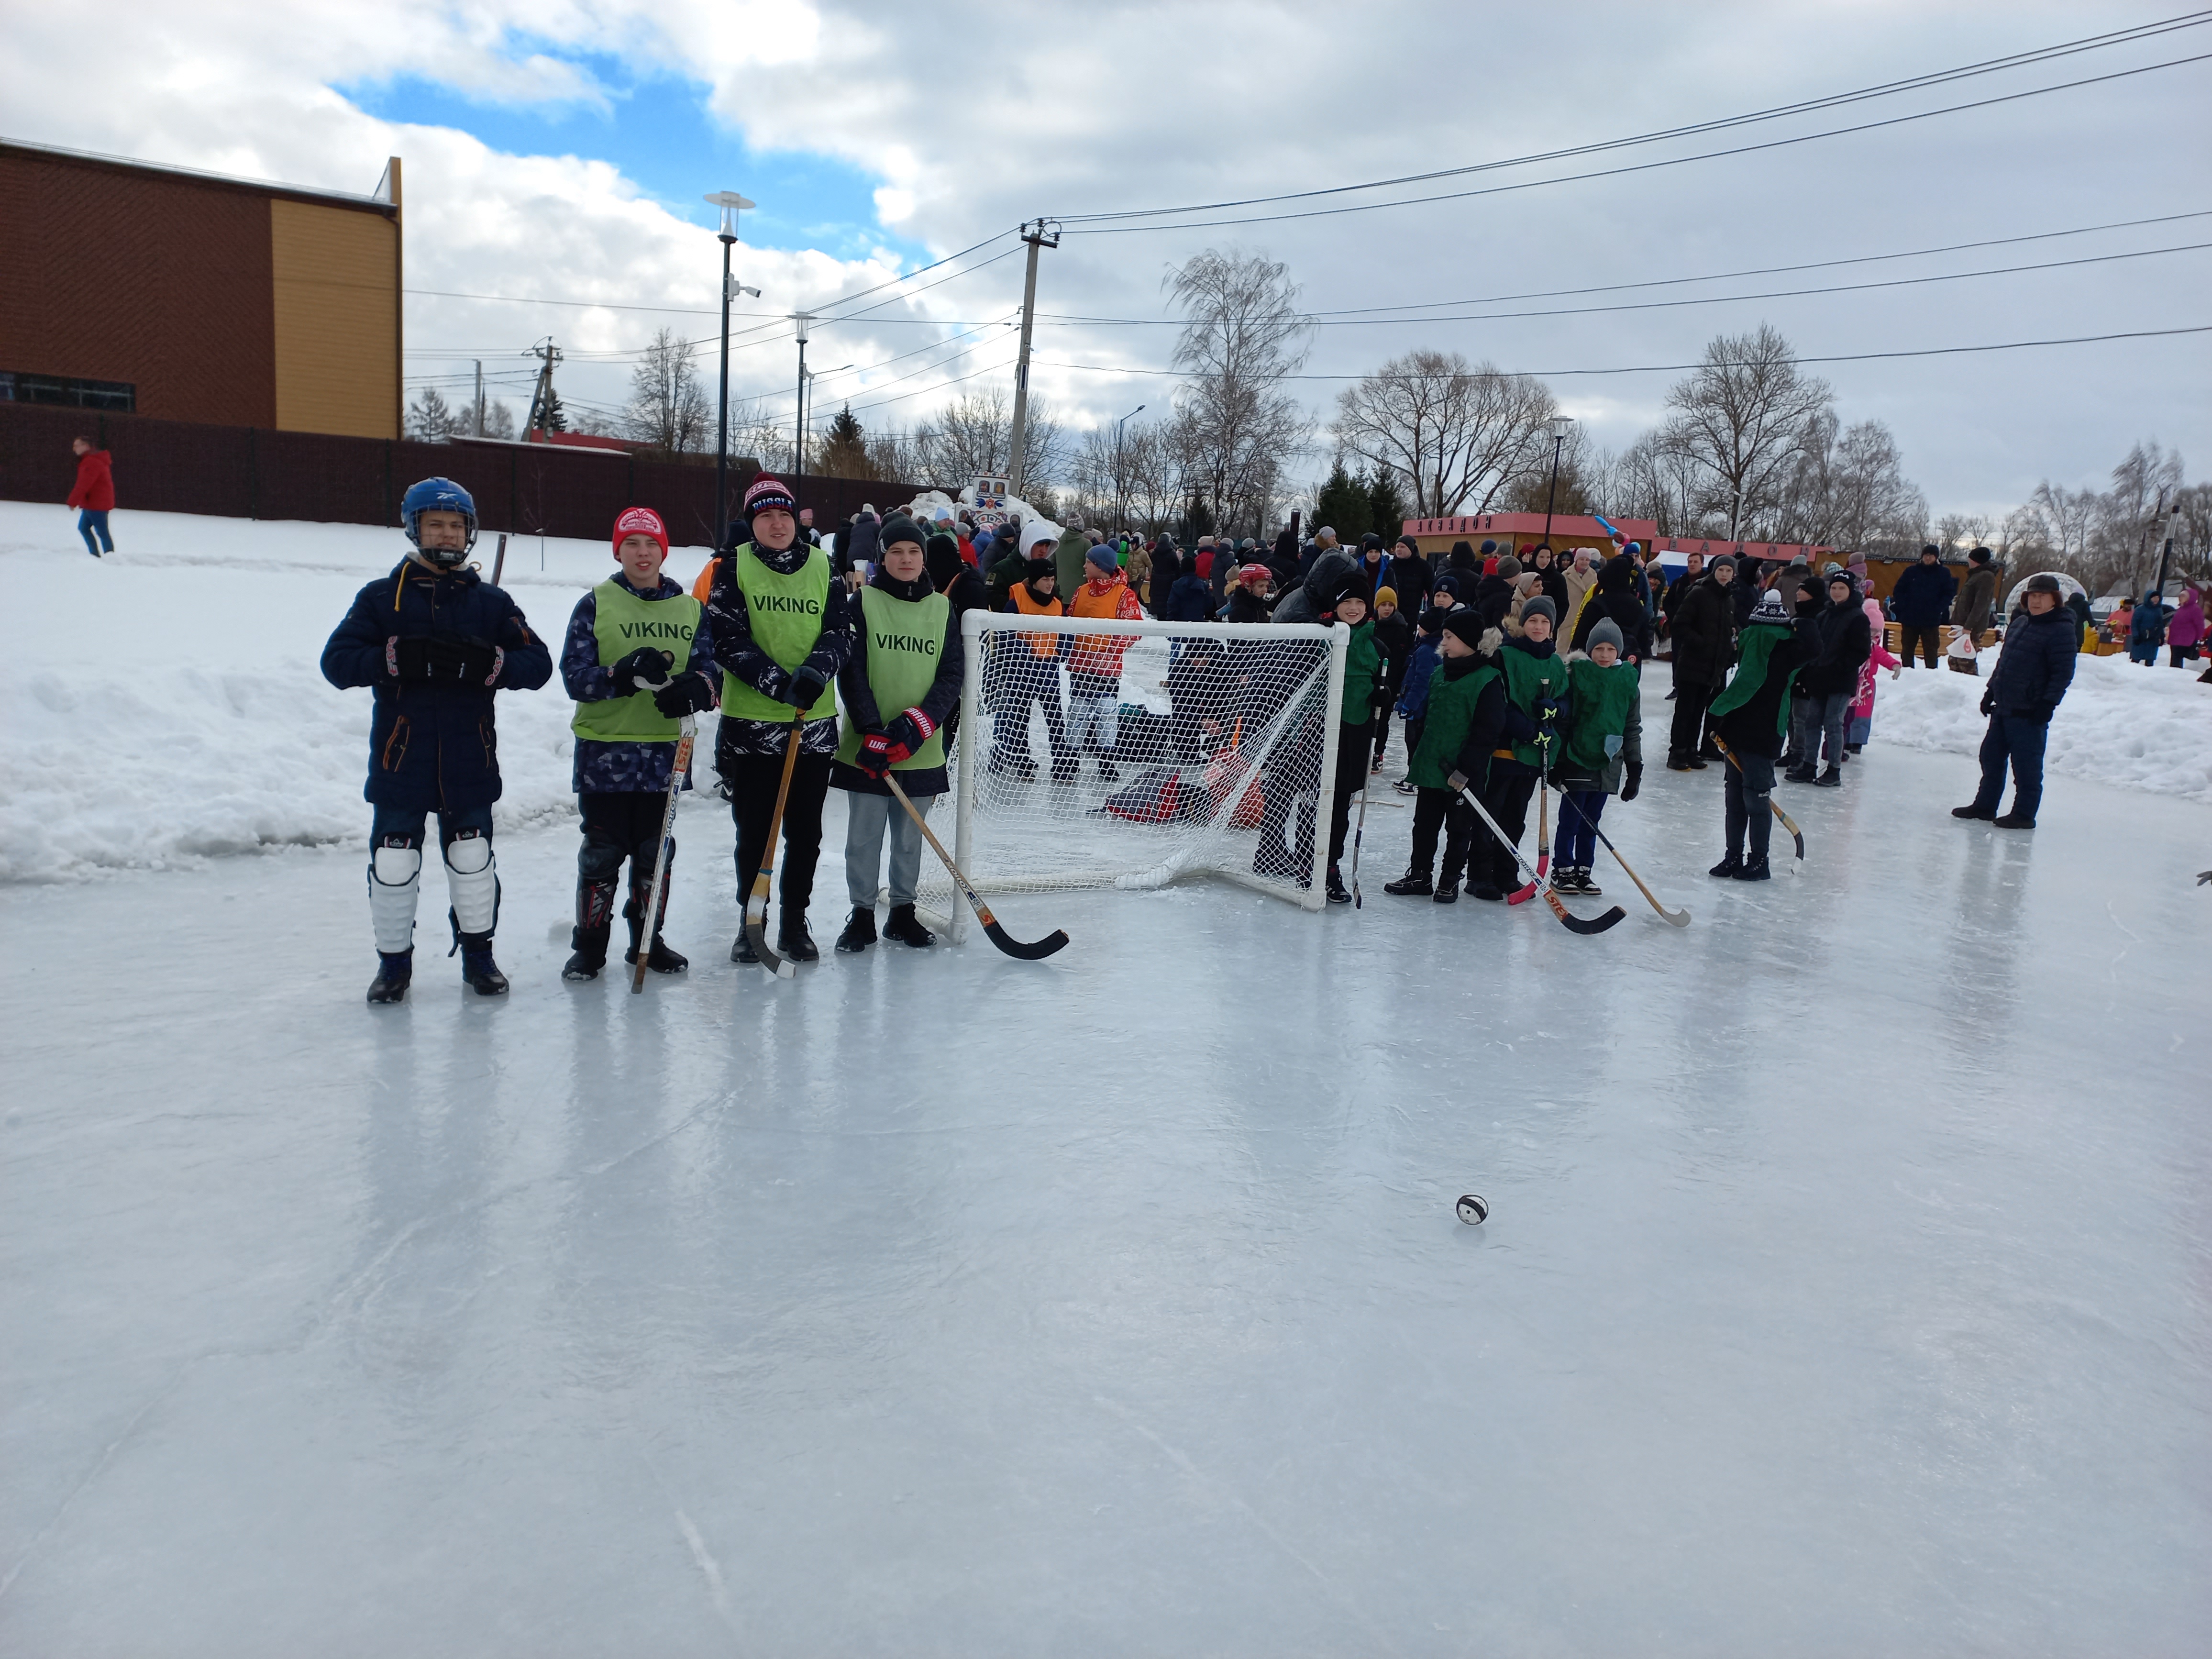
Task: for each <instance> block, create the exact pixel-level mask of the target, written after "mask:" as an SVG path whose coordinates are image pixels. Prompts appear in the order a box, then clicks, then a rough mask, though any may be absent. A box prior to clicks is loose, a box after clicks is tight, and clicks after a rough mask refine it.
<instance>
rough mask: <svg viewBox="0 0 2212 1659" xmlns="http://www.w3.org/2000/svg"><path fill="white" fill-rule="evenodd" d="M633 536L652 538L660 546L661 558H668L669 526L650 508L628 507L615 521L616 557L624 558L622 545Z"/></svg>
mask: <svg viewBox="0 0 2212 1659" xmlns="http://www.w3.org/2000/svg"><path fill="white" fill-rule="evenodd" d="M631 536H650V537H652V538H653V540H655V541H657V542H659V544H660V556H661V557H662V558H664V559H665V558H666V557H667V556H668V526H666V525H665V524H663V523H661V521H660V514H659V513H656V512H654V511H653V509H652V508H651V507H624V508H623V511H622V516H621V517H620V518H618V519H617V520H615V556H617V558H619V557H620V556H622V544H623V541H624V540H625V539H626V538H629V537H631Z"/></svg>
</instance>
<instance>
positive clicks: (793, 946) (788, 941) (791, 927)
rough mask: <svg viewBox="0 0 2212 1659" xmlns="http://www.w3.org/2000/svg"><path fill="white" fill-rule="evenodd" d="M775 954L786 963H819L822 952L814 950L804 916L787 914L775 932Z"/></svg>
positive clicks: (812, 940)
mask: <svg viewBox="0 0 2212 1659" xmlns="http://www.w3.org/2000/svg"><path fill="white" fill-rule="evenodd" d="M775 953H776V955H778V956H780V957H783V958H784V959H785V960H786V961H787V962H819V961H821V960H822V952H821V951H817V950H816V949H815V948H814V939H813V936H812V935H811V934H810V933H808V932H807V931H806V918H805V916H804V915H797V916H794V915H788V914H787V915H785V916H784V917H783V919H782V921H781V922H780V923H779V924H778V926H777V927H776V930H775Z"/></svg>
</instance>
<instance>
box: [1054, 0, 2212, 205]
mask: <svg viewBox="0 0 2212 1659" xmlns="http://www.w3.org/2000/svg"><path fill="white" fill-rule="evenodd" d="M2206 21H2212V11H2194V12H2184V13H2181V14H2179V15H2177V16H2173V17H2167V18H2161V19H2160V20H2159V21H2156V22H2152V23H2141V24H2136V25H2135V26H2134V27H2130V28H2124V29H2114V30H2112V31H2109V32H2108V33H2104V34H2091V35H2084V36H2082V37H2081V39H2079V40H2063V41H2061V42H2059V43H2058V44H2057V45H2056V46H2039V47H2037V48H2035V49H2034V50H2033V51H2030V52H2012V53H2009V54H2008V55H2007V56H2005V57H2002V58H1984V59H1982V60H1981V61H1980V62H1978V63H1973V64H1963V65H1960V67H1958V68H1955V69H1948V70H1932V71H1930V72H1929V73H1928V74H1926V75H1917V76H1909V77H1907V78H1906V79H1905V80H1902V81H1886V82H1881V83H1879V84H1877V85H1875V86H1871V87H1862V88H1858V89H1857V90H1856V91H1852V92H1844V93H1832V94H1826V95H1824V96H1822V97H1819V98H1808V99H1804V100H1800V101H1798V102H1796V103H1791V104H1779V105H1776V106H1773V107H1772V108H1770V109H1764V110H1755V111H1753V112H1749V113H1747V114H1743V115H1729V116H1722V117H1718V118H1716V119H1713V120H1711V121H1699V122H1693V123H1691V124H1690V125H1686V126H1679V127H1668V128H1665V129H1662V130H1661V131H1656V132H1645V133H1638V134H1635V135H1633V136H1632V137H1625V138H1607V139H1602V140H1600V141H1599V142H1597V143H1590V144H1577V145H1574V146H1571V147H1570V148H1568V149H1553V150H1542V151H1539V152H1537V153H1535V154H1533V155H1520V156H1513V157H1510V158H1508V159H1506V160H1504V161H1480V162H1475V163H1474V164H1472V165H1469V166H1467V167H1441V168H1437V169H1436V170H1435V171H1432V172H1428V173H1401V174H1400V175H1398V176H1397V177H1395V178H1392V179H1370V180H1368V181H1366V182H1365V183H1364V184H1357V185H1329V186H1328V187H1326V188H1323V189H1319V190H1298V191H1285V192H1283V193H1282V194H1280V195H1275V196H1247V197H1239V198H1237V199H1234V200H1230V201H1223V202H1201V203H1195V204H1188V205H1185V206H1182V207H1175V208H1139V209H1133V210H1127V211H1124V212H1120V213H1073V214H1062V215H1060V220H1061V222H1064V223H1066V224H1077V223H1085V222H1095V221H1097V220H1102V219H1133V218H1158V217H1171V216H1176V215H1179V214H1185V213H1216V212H1220V211H1223V210H1226V209H1230V208H1240V207H1261V206H1267V205H1269V204H1273V203H1276V202H1296V201H1306V200H1310V199H1313V198H1316V197H1325V196H1342V195H1346V194H1350V193H1352V192H1355V191H1363V190H1387V189H1390V188H1393V187H1395V186H1396V185H1418V184H1427V183H1430V182H1431V181H1433V180H1435V179H1454V178H1462V177H1465V176H1467V175H1468V174H1470V173H1494V172H1497V171H1498V170H1500V169H1502V168H1505V167H1528V166H1531V165H1533V164H1534V163H1536V162H1540V161H1563V160H1566V159H1568V158H1570V157H1572V156H1577V155H1595V154H1599V153H1601V152H1603V151H1606V150H1613V149H1627V148H1629V147H1631V146H1632V145H1637V144H1650V143H1661V142H1662V141H1664V140H1667V139H1670V138H1684V137H1696V136H1698V135H1699V134H1700V133H1706V132H1718V131H1724V130H1726V129H1728V128H1731V127H1740V126H1748V125H1753V124H1754V123H1757V122H1761V121H1773V120H1779V119H1781V118H1783V117H1784V116H1789V115H1802V114H1805V113H1808V112H1812V111H1814V110H1820V109H1834V108H1838V107H1840V106H1844V105H1846V104H1855V103H1860V102H1863V101H1864V100H1868V99H1870V98H1886V97H1891V96H1893V95H1895V94H1898V93H1900V92H1911V91H1918V90H1922V89H1924V88H1928V87H1932V86H1941V85H1944V84H1946V83H1948V82H1955V81H1964V80H1971V79H1972V78H1974V77H1975V76H1982V75H1991V74H1995V73H1996V72H1997V71H1998V70H2007V69H2021V68H2026V67H2027V66H2029V65H2031V64H2038V63H2048V62H2051V61H2054V60H2056V59H2057V58H2070V57H2072V56H2074V55H2075V54H2076V53H2078V52H2094V51H2100V50H2102V49H2103V48H2105V47H2107V46H2120V45H2124V44H2127V43H2129V42H2131V41H2135V40H2149V39H2151V38H2153V37H2154V36H2156V35H2160V34H2168V33H2173V32H2174V31H2176V30H2179V29H2184V28H2195V27H2198V26H2200V25H2202V24H2203V23H2204V22H2206ZM1961 107H1972V106H1961ZM1933 113H1941V112H1940V111H1939V112H1933ZM1378 205H1387V204H1378Z"/></svg>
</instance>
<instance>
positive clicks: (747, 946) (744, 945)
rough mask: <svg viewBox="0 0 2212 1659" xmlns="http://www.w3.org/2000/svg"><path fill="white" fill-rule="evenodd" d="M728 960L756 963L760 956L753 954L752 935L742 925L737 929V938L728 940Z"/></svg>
mask: <svg viewBox="0 0 2212 1659" xmlns="http://www.w3.org/2000/svg"><path fill="white" fill-rule="evenodd" d="M730 960H731V961H732V962H744V963H756V964H757V963H759V961H760V958H759V957H757V956H756V955H754V954H753V941H752V935H751V934H750V933H746V932H745V931H744V929H743V928H742V927H741V928H739V929H738V936H737V938H735V939H732V940H731V941H730Z"/></svg>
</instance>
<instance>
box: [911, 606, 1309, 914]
mask: <svg viewBox="0 0 2212 1659" xmlns="http://www.w3.org/2000/svg"><path fill="white" fill-rule="evenodd" d="M962 633H963V647H964V650H965V653H966V673H965V676H964V678H963V683H962V690H961V699H960V729H959V731H958V732H957V735H956V739H955V743H954V745H953V750H952V756H951V773H952V776H951V785H952V793H953V800H954V820H953V830H954V836H953V841H954V846H953V855H954V857H955V858H956V859H957V860H958V861H959V863H960V866H961V868H962V869H963V870H965V871H966V872H968V875H969V879H970V880H972V881H973V882H974V883H975V886H976V889H977V890H978V891H979V892H982V893H986V894H989V893H1018V892H1048V891H1054V890H1076V889H1083V888H1103V887H1121V888H1146V887H1159V886H1164V885H1165V884H1167V883H1169V882H1171V881H1176V880H1179V879H1181V878H1184V877H1188V876H1198V875H1214V876H1221V877H1225V878H1228V879H1229V880H1231V881H1236V882H1240V883H1242V884H1244V885H1246V886H1249V887H1253V888H1255V889H1257V890H1260V891H1261V892H1264V893H1270V894H1273V895H1276V896H1279V897H1282V898H1285V899H1288V900H1290V901H1291V902H1293V903H1296V904H1300V905H1303V906H1304V907H1305V908H1309V909H1318V908H1321V906H1322V902H1323V901H1324V898H1325V890H1324V884H1323V882H1322V873H1323V870H1324V866H1325V865H1326V863H1327V859H1328V844H1327V843H1328V812H1329V798H1330V795H1331V793H1332V791H1333V787H1334V777H1335V770H1336V768H1335V759H1336V732H1337V720H1336V714H1337V710H1338V708H1339V707H1340V705H1341V703H1342V702H1343V699H1344V673H1345V652H1346V645H1347V642H1348V641H1349V640H1350V638H1351V635H1350V633H1349V631H1348V630H1346V629H1343V628H1323V627H1320V626H1318V625H1310V624H1286V625H1284V626H1280V627H1274V626H1268V625H1266V624H1257V623H1161V622H1123V621H1120V620H1116V619H1110V618H1109V619H1092V618H1077V617H1030V616H1016V615H1007V614H1002V613H999V612H994V611H969V613H968V615H967V617H965V618H964V619H963V625H962ZM920 897H921V902H922V904H923V905H924V906H925V907H926V908H928V909H930V910H932V911H933V912H935V913H937V914H938V915H942V916H944V917H945V918H946V919H947V920H948V921H949V922H950V923H951V927H952V931H953V934H954V937H955V938H958V937H960V936H961V935H962V934H963V933H964V931H965V928H966V923H967V916H966V908H967V907H966V906H965V905H963V904H961V903H959V902H957V900H956V898H955V897H954V895H953V891H952V887H951V881H950V879H949V878H946V877H945V875H944V873H943V872H941V871H937V870H933V869H930V868H928V867H927V866H925V869H924V872H923V881H922V884H921V895H920Z"/></svg>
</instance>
